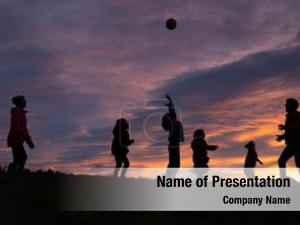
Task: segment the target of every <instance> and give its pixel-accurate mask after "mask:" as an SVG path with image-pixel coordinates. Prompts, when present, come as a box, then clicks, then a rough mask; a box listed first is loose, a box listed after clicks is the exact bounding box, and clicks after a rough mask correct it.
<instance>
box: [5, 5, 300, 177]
mask: <svg viewBox="0 0 300 225" xmlns="http://www.w3.org/2000/svg"><path fill="white" fill-rule="evenodd" d="M170 17H173V18H175V19H176V20H177V23H178V26H177V27H176V29H175V30H173V31H170V30H167V29H166V28H165V26H164V23H165V21H166V19H167V18H170ZM299 21H300V2H299V1H298V0H285V1H283V0H251V1H250V0H249V1H246V0H242V1H241V0H232V1H221V0H210V1H208V0H187V1H182V0H181V1H179V0H172V1H171V0H164V1H161V0H151V1H150V0H147V1H146V0H122V1H121V0H119V1H117V0H97V1H96V0H89V1H83V0H64V1H61V0H52V1H46V0H42V1H41V0H26V1H25V0H0V27H1V33H0V165H2V166H3V165H7V164H8V163H9V162H10V161H11V160H12V153H11V150H10V149H9V148H7V147H6V137H7V133H8V131H9V123H10V108H11V107H12V104H11V98H12V97H13V96H16V95H20V94H23V95H25V96H26V98H27V101H28V107H27V109H28V111H29V113H28V115H27V117H28V127H29V130H30V133H31V136H32V138H33V140H34V142H35V144H36V149H34V150H29V149H28V151H27V153H28V164H27V165H28V167H29V168H35V169H38V168H42V169H48V168H51V169H54V170H60V171H66V170H70V171H75V170H81V169H82V170H84V168H103V167H113V166H114V158H113V156H112V155H111V151H110V148H111V141H112V138H113V136H112V129H113V126H114V124H115V121H116V119H118V118H119V117H126V118H127V119H128V121H129V122H130V134H131V136H132V137H133V138H134V139H135V144H134V145H133V146H131V147H130V153H129V155H128V157H129V159H130V161H131V166H132V167H147V168H148V167H166V165H167V163H168V162H167V161H168V152H167V144H168V142H167V134H166V132H164V131H163V129H162V127H161V125H160V122H161V116H162V115H163V114H164V113H165V112H166V111H167V109H166V108H165V107H164V106H163V104H164V102H165V99H164V97H165V94H166V93H169V94H170V95H171V96H172V97H173V99H174V102H175V105H176V108H177V111H178V114H179V118H180V120H181V121H182V123H183V127H184V130H185V142H184V143H183V144H182V146H181V162H182V166H183V167H192V165H193V164H192V150H191V148H190V143H191V141H192V133H193V131H194V130H196V129H199V128H203V129H205V131H206V133H207V141H208V143H209V144H217V145H219V149H218V150H217V151H215V152H210V153H209V157H210V159H211V160H210V166H211V167H241V166H243V163H244V158H245V155H246V149H245V148H244V147H243V146H244V145H245V144H246V143H247V142H249V141H250V140H254V141H255V142H256V143H257V152H258V154H259V156H260V158H261V160H262V161H263V162H264V166H265V167H275V166H277V160H278V157H279V155H280V153H281V152H282V150H283V148H284V147H285V146H284V143H277V142H276V141H275V136H276V135H277V134H280V131H278V130H277V126H278V124H281V123H284V120H285V108H284V106H285V100H286V98H290V97H293V98H296V99H299V100H300V88H299V87H300V24H299ZM289 166H291V167H293V166H294V162H293V160H291V162H290V163H289Z"/></svg>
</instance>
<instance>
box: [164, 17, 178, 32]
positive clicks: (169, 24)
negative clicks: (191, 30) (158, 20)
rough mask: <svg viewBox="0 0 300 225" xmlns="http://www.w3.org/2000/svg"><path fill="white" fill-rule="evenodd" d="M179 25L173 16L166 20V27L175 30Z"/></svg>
mask: <svg viewBox="0 0 300 225" xmlns="http://www.w3.org/2000/svg"><path fill="white" fill-rule="evenodd" d="M176 26H177V22H176V20H175V19H173V18H169V19H167V21H166V27H167V28H168V29H169V30H174V29H175V28H176Z"/></svg>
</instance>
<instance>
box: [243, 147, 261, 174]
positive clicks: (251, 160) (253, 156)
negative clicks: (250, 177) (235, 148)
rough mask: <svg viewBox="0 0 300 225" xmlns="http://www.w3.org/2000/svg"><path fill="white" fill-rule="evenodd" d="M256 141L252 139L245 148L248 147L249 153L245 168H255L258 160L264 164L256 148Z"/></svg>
mask: <svg viewBox="0 0 300 225" xmlns="http://www.w3.org/2000/svg"><path fill="white" fill-rule="evenodd" d="M255 147H256V145H255V142H254V141H250V142H249V143H248V144H246V145H245V148H246V149H248V153H247V156H246V159H245V165H244V167H245V168H255V167H256V162H258V163H259V164H261V165H263V163H262V161H260V160H259V158H258V156H257V153H256V150H255Z"/></svg>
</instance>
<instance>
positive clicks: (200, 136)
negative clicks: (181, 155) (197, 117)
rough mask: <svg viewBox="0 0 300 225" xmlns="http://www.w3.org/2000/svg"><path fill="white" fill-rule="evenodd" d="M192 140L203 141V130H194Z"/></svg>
mask: <svg viewBox="0 0 300 225" xmlns="http://www.w3.org/2000/svg"><path fill="white" fill-rule="evenodd" d="M193 136H194V139H205V132H204V130H203V129H198V130H195V132H194V135H193Z"/></svg>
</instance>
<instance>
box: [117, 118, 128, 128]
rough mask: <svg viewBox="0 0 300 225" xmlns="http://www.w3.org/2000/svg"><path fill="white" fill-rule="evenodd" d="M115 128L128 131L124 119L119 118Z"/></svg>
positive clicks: (126, 122)
mask: <svg viewBox="0 0 300 225" xmlns="http://www.w3.org/2000/svg"><path fill="white" fill-rule="evenodd" d="M116 127H117V128H118V129H120V130H128V129H129V124H128V121H127V120H126V119H124V118H120V119H118V120H117V121H116Z"/></svg>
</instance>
